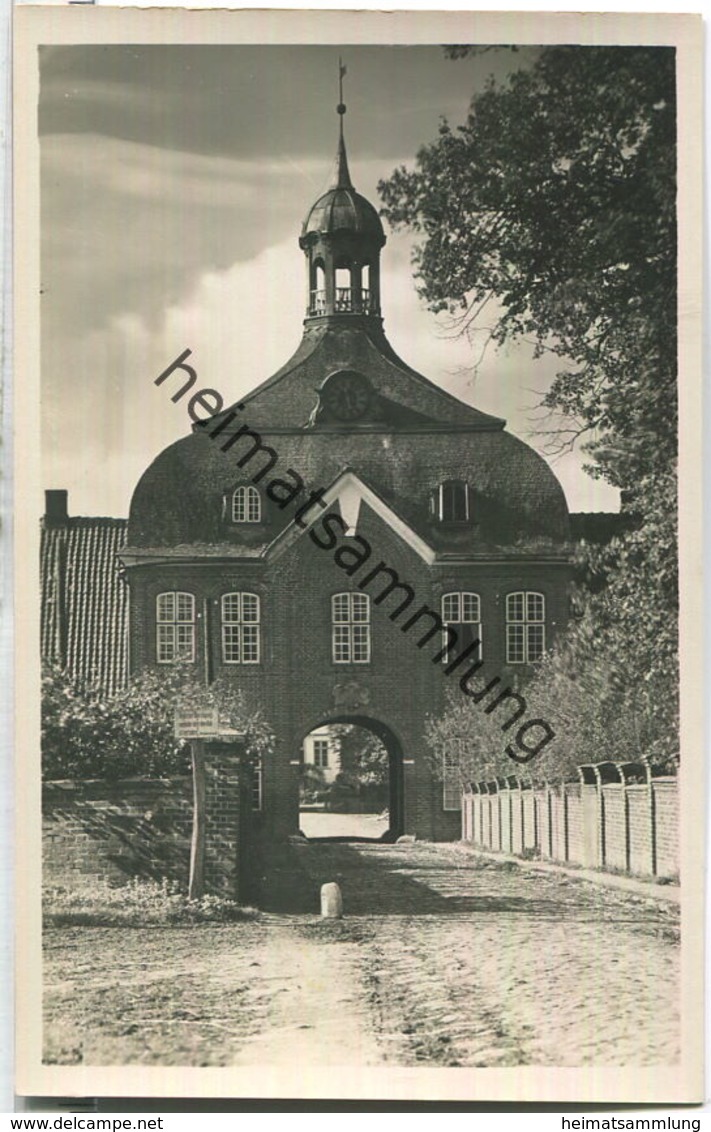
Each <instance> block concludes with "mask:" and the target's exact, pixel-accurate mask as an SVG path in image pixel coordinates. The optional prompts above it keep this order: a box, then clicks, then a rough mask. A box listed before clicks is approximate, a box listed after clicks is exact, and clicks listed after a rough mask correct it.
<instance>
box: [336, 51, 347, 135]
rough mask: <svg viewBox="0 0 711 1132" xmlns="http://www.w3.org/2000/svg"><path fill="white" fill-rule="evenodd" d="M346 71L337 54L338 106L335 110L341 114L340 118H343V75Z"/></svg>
mask: <svg viewBox="0 0 711 1132" xmlns="http://www.w3.org/2000/svg"><path fill="white" fill-rule="evenodd" d="M347 71H348V68H347V67H344V65H343V60H342V59H341V56H340V55H339V56H338V106H337V107H336V112H337V113H338V114H340V115H341V119H342V118H343V115H344V114H345V112H346V104H345V102H344V101H343V76H344V75H345V74H346V72H347Z"/></svg>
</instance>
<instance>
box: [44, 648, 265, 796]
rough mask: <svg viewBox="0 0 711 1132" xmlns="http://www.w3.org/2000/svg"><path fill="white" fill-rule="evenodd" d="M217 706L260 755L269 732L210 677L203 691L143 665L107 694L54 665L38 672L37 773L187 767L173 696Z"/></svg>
mask: <svg viewBox="0 0 711 1132" xmlns="http://www.w3.org/2000/svg"><path fill="white" fill-rule="evenodd" d="M178 699H180V701H181V702H182V703H188V704H189V703H191V702H193V703H195V704H196V705H199V706H204V705H205V704H208V705H210V706H212V705H214V704H216V705H218V706H219V708H220V717H221V719H223V720H224V722H225V724H226V725H228V726H230V727H232V728H234V729H235V730H238V731H240V732H241V733H242V734H243V735H244V737H245V745H246V748H247V753H248V755H249V756H250V757H251V758H253V759H261V758H263V757H264V756H265V755H266V754H268V753H269V752H270V751H271V749H272V745H273V736H272V732H271V729H270V728H269V726H268V725H267V723H266V721H265V720H264V718H263V716H262V715H261V712H260V711H259V710H258V709H254V708H251V707H250V706H249V704H248V703H247V701H246V698H245V697H244V696H243V695H242V693H241V692H240V691H239V690H236V689H234V688H233V687H231V686H230V685H229V684H227V683H225V682H220V681H215V683H214V684H213V685H212V686H211V687H210V688H204V687H202V686H200V685H197V684H196V683H195V682H194V681H193V680H191V679H190V678H189V677H188V676H187V675H186V673H184V672H182V671H181V670H177V671H175V672H170V673H158V672H153V671H151V670H148V671H147V672H145V673H143V674H142V675H140V676H138V677H136V678H135V679H133V680H132V681H131V683H130V684H129V685H128V686H127V687H126V688H123V689H121V690H120V691H119V692H116V693H114V694H113V695H109V694H108V693H106V692H105V691H103V690H102V689H101V688H100V687H98V686H97V685H95V684H92V683H90V682H87V681H81V680H78V679H76V678H75V677H72V676H71V675H69V674H68V673H66V672H64V671H62V670H61V669H59V668H57V667H48V668H46V669H45V671H44V672H43V675H42V773H43V776H44V778H46V779H57V778H126V777H130V776H132V775H141V776H145V777H149V778H156V777H163V776H167V775H173V774H185V773H189V771H190V758H189V750H188V747H187V745H186V743H184V742H183V741H182V740H179V739H176V737H175V729H174V713H175V705H176V701H177V700H178Z"/></svg>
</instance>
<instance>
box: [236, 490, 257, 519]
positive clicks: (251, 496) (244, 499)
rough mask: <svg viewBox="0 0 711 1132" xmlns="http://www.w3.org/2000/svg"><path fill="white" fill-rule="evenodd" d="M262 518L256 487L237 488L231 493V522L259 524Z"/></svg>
mask: <svg viewBox="0 0 711 1132" xmlns="http://www.w3.org/2000/svg"><path fill="white" fill-rule="evenodd" d="M261 518H262V500H261V498H260V495H259V492H258V491H257V489H256V487H252V485H251V484H250V485H249V486H247V487H238V488H237V489H236V490H235V491H234V492H233V493H232V522H233V523H259V522H260V521H261Z"/></svg>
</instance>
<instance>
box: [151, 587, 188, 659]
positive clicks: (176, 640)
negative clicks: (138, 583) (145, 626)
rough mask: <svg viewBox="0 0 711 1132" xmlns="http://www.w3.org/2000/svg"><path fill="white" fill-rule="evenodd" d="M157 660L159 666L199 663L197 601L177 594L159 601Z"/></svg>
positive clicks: (168, 595)
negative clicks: (196, 624)
mask: <svg viewBox="0 0 711 1132" xmlns="http://www.w3.org/2000/svg"><path fill="white" fill-rule="evenodd" d="M156 656H157V658H158V663H159V664H179V663H181V662H184V663H192V662H193V661H194V660H195V597H194V595H193V594H188V593H183V592H182V591H179V590H173V591H171V592H170V593H163V594H158V596H157V598H156Z"/></svg>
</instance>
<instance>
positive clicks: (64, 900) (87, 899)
mask: <svg viewBox="0 0 711 1132" xmlns="http://www.w3.org/2000/svg"><path fill="white" fill-rule="evenodd" d="M42 915H43V920H44V924H45V926H47V927H71V926H75V927H77V926H86V927H135V928H143V927H158V926H161V925H165V926H189V925H191V924H204V923H220V924H224V923H235V922H238V921H240V920H250V919H254V918H255V917H256V916H257V915H258V913H257V912H256V911H255V910H254V909H253V908H243V907H242V906H241V905H239V904H237V903H236V901H234V900H229V899H228V898H226V897H222V896H203V897H201V898H200V899H199V900H189V899H188V897H187V896H186V895H185V893H184V892H182V891H181V890H180V888H179V886H178V885H177V884H176V883H175V882H173V881H169V880H167V879H165V878H164V879H163V880H162V881H145V880H137V879H134V880H130V881H128V883H127V884H124V885H111V884H109V882H108V881H106V880H103V879H97V880H96V881H94V882H93V883H92V884H87V885H85V886H84V887H82V888H80V889H68V888H64V887H62V886H59V885H54V886H50V887H47V888H46V889H45V891H44V893H43V899H42Z"/></svg>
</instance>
